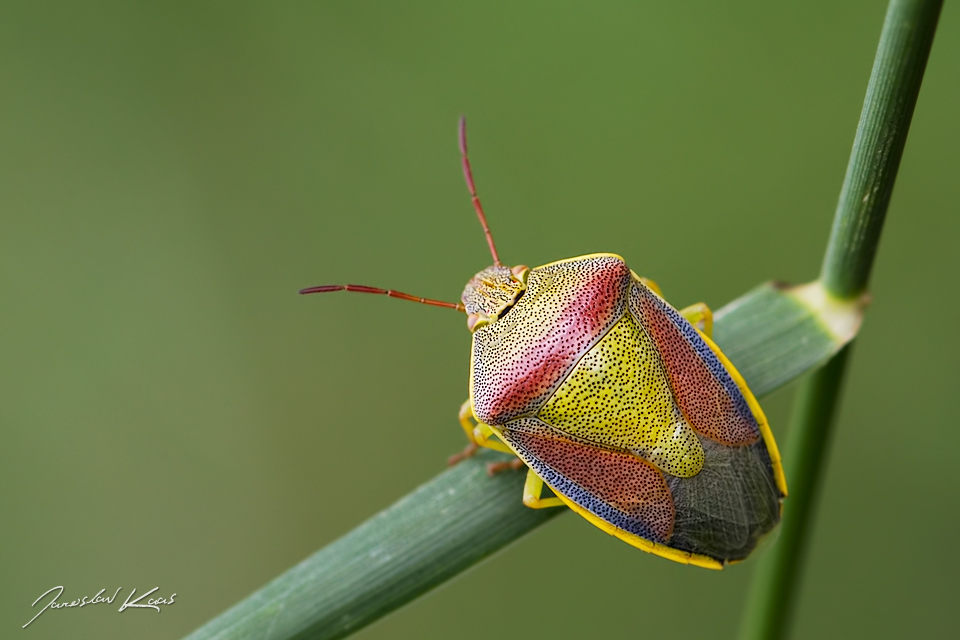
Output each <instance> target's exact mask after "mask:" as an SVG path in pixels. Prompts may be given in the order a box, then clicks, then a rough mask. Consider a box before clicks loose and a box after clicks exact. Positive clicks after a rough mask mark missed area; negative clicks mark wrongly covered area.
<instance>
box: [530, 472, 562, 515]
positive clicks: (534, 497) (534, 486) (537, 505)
mask: <svg viewBox="0 0 960 640" xmlns="http://www.w3.org/2000/svg"><path fill="white" fill-rule="evenodd" d="M542 491H543V480H541V479H540V476H538V475H537V474H535V473H534V472H533V469H527V481H526V482H524V483H523V504H525V505H527V506H528V507H530V508H531V509H546V508H547V507H562V506H564V505H563V500H561V499H560V498H541V497H540V493H541V492H542Z"/></svg>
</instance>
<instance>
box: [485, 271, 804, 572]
mask: <svg viewBox="0 0 960 640" xmlns="http://www.w3.org/2000/svg"><path fill="white" fill-rule="evenodd" d="M601 257H613V258H619V259H620V260H623V257H622V256H619V255H617V254H616V253H588V254H586V255H582V256H576V257H574V258H565V259H563V260H556V261H554V262H548V263H547V264H543V265H540V266H539V267H534V269H541V268H543V267H550V266H553V265H556V264H563V263H565V262H573V261H575V260H583V259H584V258H601ZM624 262H626V261H625V260H624ZM631 274H632V275H633V276H634V277H635V278H636V279H637V280H639V281H641V282H644V284H647V283H648V282H649V283H650V284H653V287H651V288H652V289H654V291H655V292H656V294H657V295H661V297H662V294H660V291H659V287H658V286H657V285H656V283H653V281H648V280H647V278H642V277H640V276H638V275H637V274H636V273H635V272H634V271H633V270H631ZM694 329H696V331H697V333H699V334H700V337H701V338H703V340H704V341H705V342H706V343H707V346H709V347H710V350H711V351H713V352H714V353H715V354H716V356H717V357H718V358H720V362H722V363H723V366H724V367H726V369H727V371H728V372H729V373H730V376H731V377H732V378H733V381H734V382H735V383H736V384H737V387H738V388H739V389H740V391H741V393H743V396H744V398H745V399H746V401H747V406H749V407H750V411H751V412H752V413H753V416H754V418H756V420H757V424H758V425H759V427H760V434H761V435H762V436H763V441H764V444H766V446H767V451H768V452H769V454H770V463H771V464H772V465H773V474H774V479H775V480H776V482H777V488H778V489H780V492H781V493H782V494H783V496H784V497H786V496H787V480H786V477H785V476H784V473H783V466H782V465H781V463H780V449H779V448H778V447H777V443H776V441H775V440H774V439H773V432H772V431H771V430H770V425H769V424H768V423H767V416H766V415H765V414H764V413H763V409H761V408H760V403H759V402H757V399H756V398H755V397H754V395H753V392H752V391H750V388H749V387H748V386H747V383H746V381H744V379H743V376H741V375H740V372H739V371H737V368H736V367H735V366H733V363H732V362H730V360H729V359H728V358H727V356H725V355H724V354H723V352H722V351H721V350H720V347H718V346H717V345H716V343H715V342H714V341H713V340H711V339H710V338H709V337H707V336H706V335H704V333H703V332H702V331H700V330H699V329H697V328H696V327H694ZM473 369H474V367H473V350H472V349H471V350H470V380H469V384H470V410H471V412H472V413H473V419H474V420H476V421H477V424H478V425H480V424H484V423H483V422H481V421H480V420H479V419H478V418H477V415H476V413H475V412H474V408H473V407H474V404H473ZM486 426H488V427H489V428H490V430H491V431H493V433H495V434H496V436H497V438H498V439H499V440H500V441H501V442H503V444H504V445H506V446H507V447H508V448H509V449H510V450H511V451H513V453H514V455H516V456H517V457H518V458H521V459H522V456H520V454H519V453H518V452H517V450H516V449H515V448H514V447H513V446H511V445H510V443H509V442H507V441H506V440H505V439H504V438H503V436H502V435H501V433H500V429H499V428H497V427H494V426H492V425H486ZM530 470H531V471H533V469H530ZM533 473H536V471H533ZM537 475H538V476H540V474H539V473H537ZM540 479H541V480H543V483H544V484H545V485H547V486H548V487H550V490H551V491H553V493H554V494H555V495H556V496H557V497H558V498H560V500H561V501H562V502H563V503H564V504H565V505H567V506H568V507H570V509H571V510H572V511H574V512H575V513H576V514H578V515H579V516H581V517H582V518H584V519H585V520H586V521H587V522H589V523H590V524H592V525H593V526H595V527H597V528H598V529H600V530H602V531H605V532H606V533H607V534H609V535H611V536H615V537H617V538H619V539H620V540H623V541H624V542H626V543H627V544H629V545H631V546H633V547H636V548H637V549H640V550H641V551H646V552H647V553H652V554H654V555H658V556H660V557H661V558H666V559H667V560H673V561H674V562H679V563H680V564H690V565H693V566H696V567H703V568H704V569H714V570H720V569H723V567H724V563H723V562H720V561H719V560H717V559H716V558H711V557H710V556H705V555H702V554H699V553H691V552H689V551H681V550H679V549H674V548H673V547H669V546H667V545H665V544H661V543H659V542H653V541H652V540H647V539H646V538H641V537H640V536H637V535H634V534H632V533H630V532H628V531H624V530H623V529H619V528H617V527H615V526H614V525H612V524H610V523H609V522H606V521H605V520H602V519H600V518H598V517H597V516H595V515H593V514H592V513H590V512H589V511H587V510H586V509H584V508H583V507H581V506H580V505H578V504H576V503H574V502H572V501H570V500H569V499H568V498H567V497H566V496H564V495H563V494H562V493H560V492H559V491H557V490H556V489H554V487H553V486H552V485H551V484H550V483H549V482H547V481H546V480H545V479H544V478H543V476H540ZM781 507H782V504H781ZM738 562H740V561H739V560H736V561H730V562H727V564H736V563H738Z"/></svg>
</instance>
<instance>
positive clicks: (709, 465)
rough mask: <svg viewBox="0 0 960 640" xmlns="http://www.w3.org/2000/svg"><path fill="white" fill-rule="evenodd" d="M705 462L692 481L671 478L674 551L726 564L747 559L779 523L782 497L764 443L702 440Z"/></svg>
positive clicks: (668, 484) (690, 479)
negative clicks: (738, 444)
mask: <svg viewBox="0 0 960 640" xmlns="http://www.w3.org/2000/svg"><path fill="white" fill-rule="evenodd" d="M701 442H702V444H703V449H704V453H705V454H706V456H705V458H706V462H705V464H704V466H703V469H702V470H701V471H700V473H698V474H697V475H695V476H693V477H692V478H675V477H673V476H667V486H668V487H669V488H670V492H671V493H672V494H673V498H674V501H675V503H676V505H677V516H676V522H675V524H674V527H673V537H672V538H671V539H670V546H671V547H674V548H676V549H680V550H683V551H689V552H691V553H696V554H700V555H706V556H710V557H712V558H716V559H718V560H722V561H735V560H742V559H744V558H746V557H747V556H748V555H749V554H750V552H751V551H753V549H754V548H755V547H756V546H757V543H758V542H759V541H760V539H761V538H763V536H765V535H766V534H768V533H769V532H770V531H771V530H773V528H774V527H776V526H777V523H778V522H779V521H780V498H781V495H780V491H779V489H777V486H776V483H775V481H774V479H773V477H772V475H771V473H770V457H769V455H768V453H767V448H766V447H765V446H764V444H763V442H762V441H759V442H756V443H754V444H751V445H746V446H742V447H728V446H724V445H722V444H720V443H718V442H713V441H712V440H710V439H708V438H705V437H703V436H701Z"/></svg>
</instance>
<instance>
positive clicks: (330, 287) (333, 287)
mask: <svg viewBox="0 0 960 640" xmlns="http://www.w3.org/2000/svg"><path fill="white" fill-rule="evenodd" d="M332 291H354V292H356V293H376V294H380V295H383V296H390V297H391V298H400V299H401V300H410V301H411V302H419V303H421V304H429V305H433V306H434V307H446V308H448V309H456V310H457V311H461V312H464V313H465V312H466V310H465V309H464V307H463V305H462V304H460V303H459V302H458V303H453V302H443V301H441V300H431V299H430V298H418V297H417V296H412V295H410V294H409V293H401V292H399V291H394V290H393V289H379V288H377V287H367V286H364V285H362V284H324V285H320V286H319V287H307V288H306V289H300V293H301V295H305V294H308V293H330V292H332Z"/></svg>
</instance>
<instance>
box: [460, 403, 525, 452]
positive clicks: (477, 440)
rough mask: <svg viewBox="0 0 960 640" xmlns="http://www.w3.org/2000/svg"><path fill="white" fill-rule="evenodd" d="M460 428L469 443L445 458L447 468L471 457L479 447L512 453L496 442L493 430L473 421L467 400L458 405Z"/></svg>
mask: <svg viewBox="0 0 960 640" xmlns="http://www.w3.org/2000/svg"><path fill="white" fill-rule="evenodd" d="M460 426H461V427H462V428H463V432H464V433H465V434H467V440H469V441H470V444H468V445H467V446H466V448H465V449H464V450H463V451H461V452H460V453H456V454H454V455H452V456H450V457H449V458H447V466H451V467H452V466H453V465H455V464H457V463H458V462H460V461H461V460H466V459H467V458H471V457H473V456H474V454H476V453H477V450H478V449H479V448H480V447H486V448H487V449H493V450H495V451H505V452H507V453H513V452H512V451H511V450H510V448H509V447H507V445H505V444H503V443H502V442H500V441H499V440H497V438H496V436H495V435H494V434H493V429H491V428H490V427H489V426H487V425H485V424H482V423H478V422H477V421H476V420H475V419H474V417H473V406H472V405H471V404H470V400H469V399H468V400H467V401H466V402H464V403H463V404H462V405H460Z"/></svg>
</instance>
